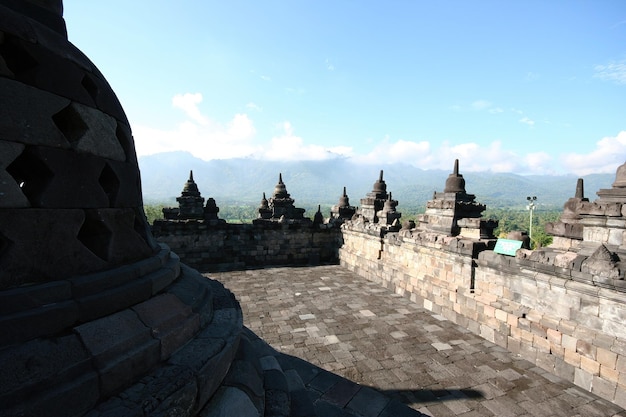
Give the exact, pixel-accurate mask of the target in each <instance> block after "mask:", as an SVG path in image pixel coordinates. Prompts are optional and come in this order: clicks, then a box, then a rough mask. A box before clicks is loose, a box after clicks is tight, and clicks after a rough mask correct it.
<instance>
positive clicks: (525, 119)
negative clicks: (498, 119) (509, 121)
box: [519, 116, 535, 126]
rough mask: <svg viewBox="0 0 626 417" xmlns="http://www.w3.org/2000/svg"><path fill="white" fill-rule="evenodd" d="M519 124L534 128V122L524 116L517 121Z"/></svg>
mask: <svg viewBox="0 0 626 417" xmlns="http://www.w3.org/2000/svg"><path fill="white" fill-rule="evenodd" d="M519 122H520V123H524V124H526V125H528V126H534V125H535V121H534V120H531V119H530V118H528V117H526V116H524V117H522V118H521V119H519Z"/></svg>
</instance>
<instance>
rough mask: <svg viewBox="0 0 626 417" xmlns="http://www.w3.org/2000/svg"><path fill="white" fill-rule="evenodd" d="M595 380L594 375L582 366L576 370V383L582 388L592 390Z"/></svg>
mask: <svg viewBox="0 0 626 417" xmlns="http://www.w3.org/2000/svg"><path fill="white" fill-rule="evenodd" d="M592 382H593V375H592V374H590V373H589V372H587V371H584V370H582V369H580V368H576V369H575V370H574V384H576V385H578V386H579V387H581V388H584V389H586V390H587V391H591V384H592Z"/></svg>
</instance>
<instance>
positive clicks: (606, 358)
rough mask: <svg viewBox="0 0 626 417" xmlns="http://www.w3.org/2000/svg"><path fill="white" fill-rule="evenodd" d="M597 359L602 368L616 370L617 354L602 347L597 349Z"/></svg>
mask: <svg viewBox="0 0 626 417" xmlns="http://www.w3.org/2000/svg"><path fill="white" fill-rule="evenodd" d="M596 359H597V361H598V362H599V363H600V364H601V365H602V366H605V367H608V368H610V369H615V366H616V365H617V353H615V352H611V351H610V350H607V349H604V348H601V347H598V348H596Z"/></svg>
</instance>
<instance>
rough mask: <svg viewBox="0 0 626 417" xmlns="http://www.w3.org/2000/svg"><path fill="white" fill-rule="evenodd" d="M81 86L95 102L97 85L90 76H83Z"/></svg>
mask: <svg viewBox="0 0 626 417" xmlns="http://www.w3.org/2000/svg"><path fill="white" fill-rule="evenodd" d="M80 83H81V84H82V86H83V87H84V88H85V90H86V91H87V94H89V96H90V97H91V98H92V99H93V100H94V102H95V101H96V97H98V91H99V90H98V84H96V82H95V81H94V78H93V76H92V75H91V74H85V76H84V77H83V79H82V81H81V82H80Z"/></svg>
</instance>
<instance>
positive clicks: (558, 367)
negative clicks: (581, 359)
mask: <svg viewBox="0 0 626 417" xmlns="http://www.w3.org/2000/svg"><path fill="white" fill-rule="evenodd" d="M574 369H575V368H574V366H573V365H571V364H569V363H567V362H565V360H563V359H561V358H555V360H554V373H555V374H556V375H557V376H559V377H561V378H563V379H565V380H566V381H569V382H573V381H574Z"/></svg>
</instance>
